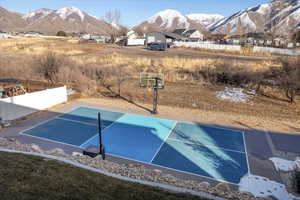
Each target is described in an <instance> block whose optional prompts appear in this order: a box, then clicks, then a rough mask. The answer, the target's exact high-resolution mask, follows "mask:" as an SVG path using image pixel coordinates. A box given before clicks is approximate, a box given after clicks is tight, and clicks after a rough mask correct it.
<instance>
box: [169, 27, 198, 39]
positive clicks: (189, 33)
mask: <svg viewBox="0 0 300 200" xmlns="http://www.w3.org/2000/svg"><path fill="white" fill-rule="evenodd" d="M172 33H174V34H176V35H179V36H180V37H181V40H185V41H190V42H198V41H203V40H204V34H203V33H202V32H200V31H199V30H197V29H175V30H174V31H173V32H172Z"/></svg>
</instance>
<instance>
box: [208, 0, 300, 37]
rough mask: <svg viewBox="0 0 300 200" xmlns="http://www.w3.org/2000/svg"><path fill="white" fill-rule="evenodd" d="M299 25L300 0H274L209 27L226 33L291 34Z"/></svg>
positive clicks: (211, 29) (213, 30) (214, 30)
mask: <svg viewBox="0 0 300 200" xmlns="http://www.w3.org/2000/svg"><path fill="white" fill-rule="evenodd" d="M299 25H300V0H273V1H271V2H270V3H266V4H261V5H258V6H255V7H250V8H247V9H245V10H242V11H240V12H237V13H235V14H233V15H231V16H229V17H226V18H224V19H222V20H220V21H218V22H216V23H215V24H213V25H211V26H209V29H210V31H212V32H216V33H226V34H243V33H247V32H265V31H266V32H272V33H274V34H290V33H291V32H292V31H293V30H294V29H295V28H297V27H299Z"/></svg>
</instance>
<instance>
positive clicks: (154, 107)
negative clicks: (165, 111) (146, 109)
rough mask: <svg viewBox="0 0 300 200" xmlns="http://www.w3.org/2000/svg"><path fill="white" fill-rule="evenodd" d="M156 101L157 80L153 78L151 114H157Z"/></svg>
mask: <svg viewBox="0 0 300 200" xmlns="http://www.w3.org/2000/svg"><path fill="white" fill-rule="evenodd" d="M157 100H158V78H157V77H156V78H155V83H154V87H153V114H157Z"/></svg>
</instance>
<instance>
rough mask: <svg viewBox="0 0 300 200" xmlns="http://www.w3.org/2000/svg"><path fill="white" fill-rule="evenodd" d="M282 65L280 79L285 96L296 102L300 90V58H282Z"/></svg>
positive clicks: (291, 101) (279, 73)
mask: <svg viewBox="0 0 300 200" xmlns="http://www.w3.org/2000/svg"><path fill="white" fill-rule="evenodd" d="M281 63H282V67H281V68H280V69H279V72H278V75H279V81H280V85H281V87H282V89H283V90H284V92H285V96H286V97H287V98H288V99H289V101H290V103H294V102H295V97H296V95H297V94H298V93H299V91H300V58H297V59H295V60H290V59H284V60H281Z"/></svg>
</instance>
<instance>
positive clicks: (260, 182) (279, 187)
mask: <svg viewBox="0 0 300 200" xmlns="http://www.w3.org/2000/svg"><path fill="white" fill-rule="evenodd" d="M239 191H240V192H250V193H252V194H253V195H254V196H255V197H271V196H273V197H275V198H277V199H278V200H299V199H300V198H298V197H295V196H293V195H291V194H289V193H288V191H287V190H286V187H285V185H283V184H280V183H277V182H275V181H271V180H269V179H268V178H265V177H261V176H256V175H246V176H244V177H243V178H242V179H241V182H240V183H239Z"/></svg>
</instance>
